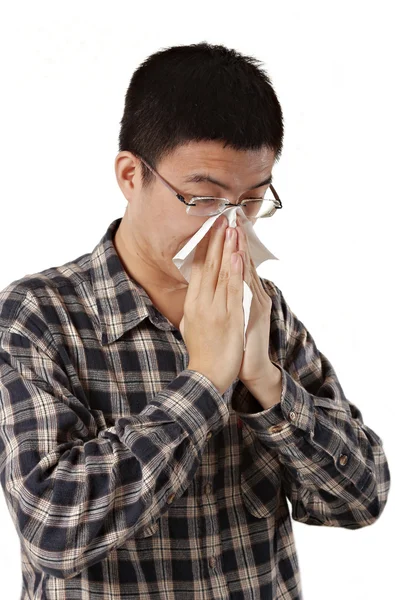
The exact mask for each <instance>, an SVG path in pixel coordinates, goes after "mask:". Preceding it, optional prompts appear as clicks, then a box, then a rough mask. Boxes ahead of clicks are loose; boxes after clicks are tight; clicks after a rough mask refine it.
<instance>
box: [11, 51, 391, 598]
mask: <svg viewBox="0 0 395 600" xmlns="http://www.w3.org/2000/svg"><path fill="white" fill-rule="evenodd" d="M282 139H283V124H282V112H281V107H280V104H279V102H278V100H277V98H276V95H275V92H274V90H273V88H272V86H271V83H270V80H269V78H268V77H267V75H266V74H265V73H264V72H263V71H261V70H259V69H258V68H257V67H256V65H255V64H254V61H253V59H251V58H249V57H243V56H241V55H239V54H237V53H236V52H234V51H233V50H229V49H226V48H224V47H222V46H209V45H208V44H205V43H202V44H197V45H191V46H181V47H174V48H169V49H167V50H165V51H162V52H159V53H157V54H155V55H153V56H151V57H149V58H148V59H147V61H145V63H143V65H142V66H140V67H139V69H138V70H137V71H136V72H135V74H134V76H133V78H132V80H131V83H130V86H129V89H128V91H127V95H126V101H125V111H124V115H123V119H122V122H121V132H120V145H119V153H118V155H117V157H116V160H115V171H116V177H117V180H118V183H119V186H120V188H121V190H122V192H123V194H124V196H125V198H126V200H127V208H126V211H125V214H124V216H123V218H118V219H116V220H114V221H113V222H112V223H111V224H110V225H109V227H108V229H107V231H106V232H105V233H104V235H103V237H102V239H101V240H100V241H99V243H98V244H97V246H96V247H95V248H94V250H93V251H92V252H91V253H88V254H84V255H83V256H80V257H79V258H76V259H74V260H72V261H70V262H68V263H66V264H65V265H62V266H59V267H56V268H49V269H46V270H44V271H42V272H40V273H36V274H34V275H27V276H25V277H23V278H21V279H19V280H17V281H14V282H12V283H10V284H9V285H8V286H7V287H6V288H5V289H4V290H3V291H2V292H1V293H0V400H1V404H0V442H1V471H0V473H1V483H2V486H3V491H4V494H5V498H6V501H7V505H8V507H9V510H10V513H11V515H12V518H13V520H14V522H15V526H16V528H17V530H18V534H19V536H20V539H21V542H22V544H21V553H22V569H23V590H22V598H21V600H24V599H26V600H27V598H33V597H34V598H46V599H47V600H55V598H56V599H60V598H65V599H66V598H71V597H72V598H74V599H75V600H78V599H81V600H82V599H84V600H85V599H88V598H92V599H93V598H112V597H114V598H116V597H120V596H122V597H123V598H128V600H129V599H132V598H136V599H137V598H152V599H157V600H159V599H161V600H162V599H165V598H177V599H178V598H179V599H180V600H189V599H192V598H193V599H203V598H205V599H209V598H224V599H228V598H232V599H234V600H236V599H242V598H265V600H275V599H277V598H283V599H284V600H285V599H289V600H291V599H297V598H301V597H302V591H301V578H300V572H299V566H298V560H297V554H296V549H295V543H294V538H293V533H292V526H291V516H290V513H289V509H288V505H287V498H288V500H289V502H290V503H291V505H292V517H293V519H295V520H297V521H300V522H303V523H306V524H313V525H326V526H335V527H346V528H349V529H356V528H360V527H364V526H367V525H369V524H371V523H374V522H375V521H376V520H377V519H378V518H379V516H380V514H381V513H382V511H383V509H384V506H385V504H386V501H387V496H388V490H389V485H390V474H389V469H388V464H387V460H386V456H385V453H384V450H383V445H382V440H381V439H380V437H379V436H378V435H377V434H376V433H375V432H373V431H372V430H371V429H370V428H369V427H368V426H367V425H366V424H364V422H363V419H362V415H361V412H360V411H359V410H358V408H357V407H356V405H355V404H352V403H351V402H350V401H349V400H348V399H347V398H346V397H345V395H344V392H343V390H342V387H341V385H340V382H339V380H338V378H337V376H336V373H335V370H334V368H333V366H332V364H331V363H330V361H329V360H328V358H326V356H325V355H324V354H322V353H321V352H320V351H319V350H318V348H317V346H316V344H315V342H314V340H313V338H312V336H311V335H310V333H309V331H308V330H307V329H306V327H305V326H304V324H303V323H302V322H301V321H300V320H299V319H298V318H297V316H296V315H295V314H294V313H293V312H292V310H291V309H290V307H289V306H288V305H287V303H286V301H285V299H284V297H283V295H282V292H281V290H280V289H279V288H278V287H277V286H276V285H275V284H274V283H273V282H271V281H269V280H266V279H261V278H259V276H258V275H257V272H256V269H255V267H254V264H253V262H252V261H251V258H250V256H249V247H248V239H247V237H246V234H245V230H244V227H243V225H242V223H240V222H239V223H238V226H237V228H236V229H235V230H234V229H233V228H230V227H226V224H227V220H226V218H224V217H223V216H222V217H220V218H219V219H217V223H218V225H220V226H219V227H217V228H212V229H211V230H210V231H209V233H208V234H207V235H206V236H205V237H204V238H203V240H202V241H201V242H200V244H199V245H198V247H197V249H196V253H195V258H194V264H193V269H192V276H191V279H190V282H189V284H188V283H187V282H186V281H185V279H184V278H183V277H182V275H181V273H180V272H179V270H178V269H177V268H176V267H175V265H174V264H173V262H172V257H173V256H174V255H175V254H177V252H178V250H180V249H181V248H182V247H183V245H185V243H186V242H187V241H188V240H189V239H190V238H191V237H192V236H193V235H194V234H195V232H196V231H197V230H198V229H199V228H200V227H201V226H202V224H203V223H204V222H205V220H206V219H207V218H208V217H209V216H210V215H212V214H216V213H220V212H221V211H222V210H223V209H224V207H225V206H226V205H227V204H228V203H231V204H233V205H240V206H241V207H242V210H243V211H244V213H245V215H246V216H247V217H248V218H250V219H251V220H252V221H255V220H256V219H257V218H261V217H264V216H271V215H274V214H275V211H276V209H278V208H281V202H280V201H279V198H278V195H277V193H276V191H275V190H274V188H273V187H272V186H271V178H272V168H273V165H274V163H275V161H276V160H278V158H279V156H280V153H281V148H282ZM270 193H271V194H273V196H274V197H273V196H271V195H270ZM221 220H222V221H223V223H222V226H221ZM232 229H233V231H232ZM227 230H230V232H231V233H233V236H229V237H228V236H227V235H226V231H227ZM238 255H239V260H238V261H237V260H236V261H235V260H234V258H235V257H237V256H238ZM241 259H242V260H241ZM243 279H244V280H245V281H247V283H248V284H249V286H250V288H251V290H252V292H253V300H252V305H251V313H250V320H249V324H248V329H247V345H246V348H245V351H243V331H244V330H243V312H242V289H243V288H242V285H243ZM306 576H308V573H306Z"/></svg>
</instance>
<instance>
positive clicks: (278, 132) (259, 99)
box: [119, 42, 284, 188]
mask: <svg viewBox="0 0 395 600" xmlns="http://www.w3.org/2000/svg"><path fill="white" fill-rule="evenodd" d="M260 64H262V63H261V61H258V60H257V59H256V58H254V57H251V56H245V55H242V54H240V53H239V52H237V51H236V50H234V49H229V48H226V47H224V46H222V45H211V44H208V43H207V42H201V43H198V44H190V45H184V46H172V47H169V48H165V49H161V50H160V51H158V52H156V53H155V54H152V55H150V56H149V57H148V58H146V59H145V60H144V62H143V63H142V64H141V65H140V66H139V67H138V68H137V69H136V70H135V72H134V73H133V76H132V78H131V81H130V84H129V87H128V89H127V92H126V95H125V107H124V112H123V116H122V120H121V121H120V125H121V128H120V133H119V151H120V152H121V151H122V150H128V151H129V152H131V153H132V154H134V155H135V156H137V157H139V158H143V159H144V160H146V161H147V163H148V164H149V165H150V166H151V167H153V168H154V169H156V168H157V165H158V164H159V163H160V162H161V160H162V159H164V158H165V157H166V156H168V155H169V154H171V153H172V152H173V151H174V150H175V149H176V148H177V147H178V146H180V145H183V144H187V143H188V142H192V141H196V142H199V141H210V140H219V141H223V142H224V147H226V146H230V147H231V148H233V149H235V150H260V149H262V148H265V147H266V148H268V149H271V150H272V151H273V152H274V153H275V161H278V160H279V158H280V155H281V151H282V146H283V136H284V125H283V114H282V110H281V106H280V103H279V101H278V99H277V96H276V93H275V91H274V89H273V86H272V83H271V80H270V78H269V76H268V75H267V73H266V72H265V71H264V70H263V69H262V68H258V66H260ZM141 166H142V172H141V177H142V186H143V188H146V187H149V185H150V183H151V182H152V180H153V179H154V175H153V173H151V171H150V170H149V169H148V168H147V167H146V166H145V165H144V163H141Z"/></svg>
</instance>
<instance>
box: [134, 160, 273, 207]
mask: <svg viewBox="0 0 395 600" xmlns="http://www.w3.org/2000/svg"><path fill="white" fill-rule="evenodd" d="M139 158H140V160H141V161H142V162H143V163H144V164H145V165H146V167H148V169H149V170H150V171H152V173H154V175H156V177H158V178H159V180H160V181H161V182H162V183H163V184H164V185H165V186H166V187H167V188H168V189H169V190H170V191H171V192H172V194H174V195H175V196H176V197H177V198H178V199H179V200H180V202H183V203H184V204H186V205H187V206H196V204H190V203H188V202H186V200H185V196H183V195H182V194H180V193H179V192H177V190H175V189H174V188H173V187H172V186H171V185H170V184H169V183H167V181H166V180H165V179H163V177H162V175H160V174H159V173H158V172H157V171H155V169H154V168H153V167H151V166H150V165H149V164H148V163H147V162H146V161H145V160H144V158H142V157H141V156H140V157H139ZM269 188H270V189H271V191H272V193H273V196H274V198H275V200H272V199H271V201H272V202H274V208H275V211H274V212H273V213H271V214H270V215H263V216H262V217H258V218H260V219H265V218H268V217H272V216H273V215H274V214H275V212H276V211H277V210H278V209H279V208H282V207H283V205H282V202H281V200H280V197H279V195H278V194H277V192H276V190H275V189H274V187H273V186H272V184H269ZM185 195H186V196H188V195H189V196H191V194H185ZM217 197H218V196H192V200H193V198H217ZM218 198H219V197H218ZM219 199H220V200H226V203H225V206H224V208H226V207H227V206H241V205H242V204H243V202H244V201H243V200H242V201H241V203H240V204H233V203H232V202H229V200H228V198H219ZM262 199H263V200H264V198H262ZM257 200H258V198H257ZM215 214H221V213H215ZM211 216H213V215H211Z"/></svg>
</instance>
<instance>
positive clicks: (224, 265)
mask: <svg viewBox="0 0 395 600" xmlns="http://www.w3.org/2000/svg"><path fill="white" fill-rule="evenodd" d="M228 232H229V236H228V235H225V243H224V247H223V252H222V261H221V265H220V270H219V273H218V278H217V287H216V290H215V302H219V303H221V302H222V303H223V304H222V305H223V306H226V305H227V298H228V293H229V292H228V286H229V282H230V279H231V276H232V263H231V258H232V254H233V253H234V252H236V251H237V231H236V228H235V227H227V228H226V234H228ZM240 258H241V257H240ZM240 267H242V265H240ZM241 271H243V269H242V268H241Z"/></svg>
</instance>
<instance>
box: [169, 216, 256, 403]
mask: <svg viewBox="0 0 395 600" xmlns="http://www.w3.org/2000/svg"><path fill="white" fill-rule="evenodd" d="M221 220H222V223H223V226H222V227H220V228H218V227H215V226H213V227H212V228H211V229H209V231H208V232H207V234H206V235H205V236H204V237H203V239H202V240H201V241H200V242H199V244H198V245H197V246H196V249H195V256H194V260H193V264H192V272H191V278H190V281H189V285H188V290H187V294H186V298H185V303H184V316H183V318H182V319H181V323H180V331H181V334H182V336H183V338H184V340H185V344H186V346H187V349H188V352H189V364H188V368H189V369H193V370H196V371H199V372H200V373H203V374H204V375H206V376H207V377H208V378H209V379H210V380H211V381H212V383H213V384H214V385H215V386H216V387H217V389H218V390H219V392H220V393H221V394H223V393H224V392H225V391H226V390H227V389H228V387H229V386H230V385H231V383H232V382H233V381H234V380H235V379H236V377H237V374H238V372H239V370H240V365H241V361H242V357H243V342H244V337H243V334H244V319H243V271H242V267H243V263H242V260H241V258H240V256H239V257H238V262H239V265H238V268H235V267H232V266H231V257H232V254H234V253H236V250H237V248H236V244H237V233H236V231H235V230H234V228H228V229H230V230H232V233H233V237H232V238H231V239H230V240H227V241H225V230H226V229H227V228H226V227H225V225H227V223H228V220H227V218H226V217H225V216H220V217H218V219H217V220H216V223H215V224H217V223H220V222H221Z"/></svg>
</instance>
